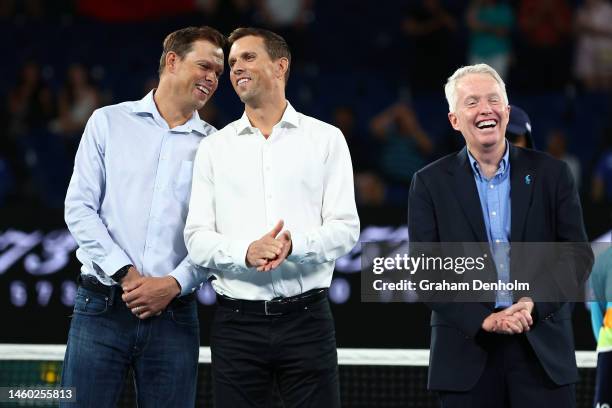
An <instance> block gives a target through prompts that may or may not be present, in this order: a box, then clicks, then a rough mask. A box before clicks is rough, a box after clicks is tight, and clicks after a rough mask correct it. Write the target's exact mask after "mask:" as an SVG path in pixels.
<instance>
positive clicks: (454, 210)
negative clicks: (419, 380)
mask: <svg viewBox="0 0 612 408" xmlns="http://www.w3.org/2000/svg"><path fill="white" fill-rule="evenodd" d="M527 175H529V176H530V177H529V179H530V182H529V183H527V182H525V177H526V176H527ZM510 177H511V180H510V183H511V184H510V185H511V187H510V196H511V231H510V241H511V242H582V243H586V242H587V236H586V232H585V229H584V224H583V219H582V208H581V205H580V200H579V197H578V192H577V190H576V187H575V185H574V181H573V178H572V176H571V173H570V171H569V168H568V166H567V165H566V164H565V163H564V162H562V161H560V160H557V159H554V158H553V157H551V156H549V155H548V154H545V153H542V152H538V151H535V150H529V149H522V148H519V147H514V146H512V145H510ZM408 204H409V205H408V231H409V236H410V240H411V241H414V242H487V234H486V230H485V223H484V219H483V215H482V210H481V204H480V199H479V197H478V191H477V188H476V184H475V182H474V176H473V173H472V170H471V168H470V161H469V159H468V155H467V148H463V150H461V151H460V152H458V153H454V154H451V155H448V156H446V157H443V158H442V159H440V160H438V161H436V162H434V163H432V164H430V165H428V166H426V167H425V168H423V169H421V170H420V171H418V172H417V173H416V174H415V175H414V177H413V179H412V184H411V187H410V196H409V203H408ZM582 247H583V251H582V252H580V253H572V254H565V256H567V257H571V262H564V260H563V259H560V260H559V264H558V265H557V267H559V268H575V270H570V271H565V273H568V272H569V273H572V272H575V274H576V280H577V281H579V282H584V281H586V279H587V278H588V273H589V272H590V270H591V265H592V263H593V253H592V251H591V249H590V246H588V245H584V246H582ZM568 259H569V258H568ZM523 261H524V260H523ZM510 264H511V276H512V273H513V272H512V271H513V270H514V269H515V267H516V266H517V265H518V264H520V260H518V259H515V258H514V257H513V256H512V255H511V260H510ZM577 264H578V265H579V267H576V265H577ZM427 305H428V306H429V307H430V308H431V309H432V315H431V346H430V362H429V379H428V388H429V389H431V390H446V391H468V390H470V389H471V388H472V387H473V386H474V385H475V384H476V382H477V381H478V379H479V378H480V375H481V374H482V372H483V369H484V366H485V362H486V359H487V351H486V349H485V347H483V346H482V344H481V343H480V341H479V339H480V336H481V335H482V333H483V331H482V329H481V325H482V322H483V320H484V319H485V318H486V317H487V316H488V315H489V314H491V313H492V312H493V309H494V304H493V303H440V302H438V303H434V302H432V303H427ZM534 310H535V312H534V324H533V326H532V328H531V330H530V331H529V332H527V333H526V334H525V335H526V336H527V339H528V340H529V343H530V344H531V346H532V347H533V350H534V352H535V355H536V356H537V358H538V359H539V360H540V362H541V364H542V366H543V367H544V370H545V371H546V373H547V374H548V375H549V377H550V378H551V380H552V381H554V382H555V383H556V384H558V385H563V384H569V383H574V382H576V381H578V370H577V367H576V358H575V352H574V351H575V350H574V342H573V332H572V322H571V305H570V304H568V303H563V302H546V303H543V302H537V300H536V302H535V309H534Z"/></svg>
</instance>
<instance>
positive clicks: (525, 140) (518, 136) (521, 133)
mask: <svg viewBox="0 0 612 408" xmlns="http://www.w3.org/2000/svg"><path fill="white" fill-rule="evenodd" d="M506 138H507V139H508V141H509V142H510V143H512V144H513V145H516V146H519V147H526V148H528V149H535V144H534V142H533V136H532V135H531V120H530V119H529V116H528V115H527V112H525V111H524V110H523V109H521V108H519V107H518V106H516V105H510V120H509V121H508V126H507V127H506Z"/></svg>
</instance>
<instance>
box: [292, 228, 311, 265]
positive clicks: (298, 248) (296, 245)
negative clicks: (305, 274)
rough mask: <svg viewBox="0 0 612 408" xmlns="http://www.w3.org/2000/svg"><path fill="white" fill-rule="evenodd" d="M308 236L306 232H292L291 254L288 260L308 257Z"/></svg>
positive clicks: (297, 260) (295, 260) (294, 260)
mask: <svg viewBox="0 0 612 408" xmlns="http://www.w3.org/2000/svg"><path fill="white" fill-rule="evenodd" d="M306 246H307V238H306V234H300V233H298V234H291V255H289V256H288V257H287V260H289V261H292V262H299V261H300V260H302V259H304V258H305V257H306V250H307V248H306Z"/></svg>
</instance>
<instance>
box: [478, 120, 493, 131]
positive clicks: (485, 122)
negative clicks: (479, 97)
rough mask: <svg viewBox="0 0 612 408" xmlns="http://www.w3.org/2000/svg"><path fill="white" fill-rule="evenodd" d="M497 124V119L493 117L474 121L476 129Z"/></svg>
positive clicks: (487, 127) (488, 127)
mask: <svg viewBox="0 0 612 408" xmlns="http://www.w3.org/2000/svg"><path fill="white" fill-rule="evenodd" d="M495 126H497V121H496V120H494V119H487V120H481V121H480V122H476V127H477V128H478V129H490V128H494V127H495Z"/></svg>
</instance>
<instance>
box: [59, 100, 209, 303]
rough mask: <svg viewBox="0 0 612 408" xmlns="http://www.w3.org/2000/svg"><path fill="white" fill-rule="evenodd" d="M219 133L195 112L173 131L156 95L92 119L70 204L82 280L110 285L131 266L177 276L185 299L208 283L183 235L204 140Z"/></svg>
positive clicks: (100, 112)
mask: <svg viewBox="0 0 612 408" xmlns="http://www.w3.org/2000/svg"><path fill="white" fill-rule="evenodd" d="M215 130H216V129H215V128H213V127H212V126H210V125H209V124H207V123H206V122H204V121H202V120H201V119H200V117H199V115H198V113H197V112H194V113H193V116H192V117H191V119H189V120H188V121H187V122H186V123H185V124H183V125H180V126H176V127H174V128H173V129H170V128H169V127H168V123H167V122H166V121H165V120H164V119H163V118H162V117H161V115H160V113H159V111H158V110H157V107H156V105H155V102H154V100H153V91H152V92H150V93H149V94H148V95H147V96H145V97H144V98H143V99H141V100H140V101H135V102H124V103H120V104H118V105H112V106H107V107H104V108H101V109H98V110H96V111H95V112H94V113H93V115H92V116H91V118H90V119H89V121H88V123H87V126H86V128H85V132H84V133H83V137H82V139H81V143H80V145H79V149H78V151H77V154H76V158H75V165H74V172H73V174H72V179H71V180H70V185H69V187H68V192H67V195H66V203H65V204H66V207H65V219H66V224H67V225H68V228H69V229H70V232H71V233H72V235H73V237H74V238H75V240H76V241H77V243H78V244H79V249H78V250H77V258H78V259H79V261H81V263H82V264H83V266H82V268H81V272H82V273H83V274H89V275H94V276H96V277H97V278H98V280H100V281H101V282H102V283H104V284H106V285H111V284H113V283H114V281H113V280H112V279H111V278H110V276H111V275H113V274H114V273H115V272H117V270H118V269H120V268H121V267H123V266H125V265H128V264H133V265H134V266H135V267H136V268H137V269H138V271H140V273H141V274H142V275H144V276H156V277H160V276H166V275H172V276H173V277H174V278H175V279H176V280H177V281H178V283H179V284H180V285H181V288H182V292H181V294H182V295H185V294H187V293H190V292H191V291H192V290H193V289H194V288H196V287H197V286H198V285H199V284H200V283H201V282H202V281H203V280H204V279H206V277H207V276H206V273H207V272H206V271H205V270H203V269H200V268H197V267H195V266H194V265H193V264H191V263H190V262H189V260H188V258H187V249H186V247H185V242H184V239H183V229H184V227H185V220H186V218H187V209H188V205H189V196H190V194H191V176H192V168H193V159H194V156H195V153H196V151H197V148H198V145H199V143H200V141H201V140H202V138H203V137H204V136H206V135H208V134H210V133H212V132H214V131H215Z"/></svg>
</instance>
